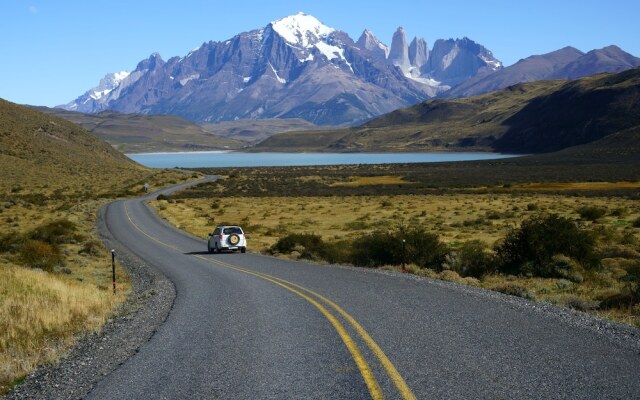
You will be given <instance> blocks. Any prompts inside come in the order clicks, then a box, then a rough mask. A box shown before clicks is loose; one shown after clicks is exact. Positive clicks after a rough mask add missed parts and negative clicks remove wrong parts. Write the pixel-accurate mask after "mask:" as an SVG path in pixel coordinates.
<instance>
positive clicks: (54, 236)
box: [28, 219, 76, 245]
mask: <svg viewBox="0 0 640 400" xmlns="http://www.w3.org/2000/svg"><path fill="white" fill-rule="evenodd" d="M75 231H76V225H75V224H74V223H73V222H71V221H69V220H66V219H60V220H57V221H53V222H50V223H48V224H45V225H41V226H39V227H37V228H36V229H34V230H33V231H31V232H30V233H29V234H28V237H29V239H32V240H39V241H42V242H46V243H49V244H53V245H56V244H61V243H70V242H72V241H74V240H75V236H74V233H75Z"/></svg>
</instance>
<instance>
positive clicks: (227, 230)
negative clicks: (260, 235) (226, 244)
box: [224, 226, 242, 235]
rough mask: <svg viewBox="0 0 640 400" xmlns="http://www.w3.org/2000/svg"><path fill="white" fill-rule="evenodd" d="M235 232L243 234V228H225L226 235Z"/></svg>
mask: <svg viewBox="0 0 640 400" xmlns="http://www.w3.org/2000/svg"><path fill="white" fill-rule="evenodd" d="M233 233H236V234H239V235H242V229H240V228H239V227H237V226H230V227H227V228H224V234H225V235H231V234H233Z"/></svg>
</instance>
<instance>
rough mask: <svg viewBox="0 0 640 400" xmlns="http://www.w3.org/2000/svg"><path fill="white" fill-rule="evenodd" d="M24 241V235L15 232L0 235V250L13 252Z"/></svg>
mask: <svg viewBox="0 0 640 400" xmlns="http://www.w3.org/2000/svg"><path fill="white" fill-rule="evenodd" d="M23 242H24V237H23V236H22V235H20V234H19V233H16V232H9V233H7V234H4V235H0V252H2V253H4V252H9V253H15V252H17V251H18V250H19V249H20V246H21V245H22V243H23Z"/></svg>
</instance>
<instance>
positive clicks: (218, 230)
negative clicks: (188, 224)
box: [213, 228, 221, 235]
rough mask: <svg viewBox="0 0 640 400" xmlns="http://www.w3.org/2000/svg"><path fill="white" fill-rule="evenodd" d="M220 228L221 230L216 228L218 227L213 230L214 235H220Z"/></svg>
mask: <svg viewBox="0 0 640 400" xmlns="http://www.w3.org/2000/svg"><path fill="white" fill-rule="evenodd" d="M220 230H221V229H220V228H216V229H215V230H214V231H213V234H214V235H219V234H220Z"/></svg>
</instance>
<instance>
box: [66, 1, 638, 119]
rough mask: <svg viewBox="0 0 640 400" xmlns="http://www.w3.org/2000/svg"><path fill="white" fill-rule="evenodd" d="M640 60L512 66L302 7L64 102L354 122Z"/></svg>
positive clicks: (564, 59)
mask: <svg viewBox="0 0 640 400" xmlns="http://www.w3.org/2000/svg"><path fill="white" fill-rule="evenodd" d="M638 66H640V58H637V57H634V56H632V55H631V54H628V53H626V52H624V51H623V50H622V49H620V48H618V47H616V46H609V47H605V48H603V49H596V50H592V51H589V52H587V53H583V52H582V51H580V50H578V49H575V48H572V47H565V48H563V49H560V50H557V51H553V52H550V53H547V54H542V55H534V56H531V57H528V58H526V59H523V60H520V61H518V62H517V63H515V64H514V65H511V66H508V67H506V68H505V67H503V65H502V63H501V62H500V61H499V60H498V59H496V58H495V57H494V56H493V54H492V52H491V51H489V50H488V49H486V48H485V47H484V46H482V45H480V44H478V43H476V42H474V41H473V40H471V39H469V38H466V37H465V38H462V39H455V40H454V39H448V40H444V39H438V40H436V41H435V42H434V44H433V47H432V48H431V49H430V48H429V46H428V43H427V41H426V40H425V39H423V38H420V37H414V38H413V40H411V42H409V41H408V40H407V35H406V32H405V31H404V29H403V28H402V27H400V28H398V30H397V31H396V32H395V33H394V35H393V38H392V41H391V46H390V47H389V46H387V45H385V44H384V43H383V42H382V41H380V40H379V39H378V38H377V37H376V36H375V35H374V34H373V33H372V32H371V31H370V30H368V29H365V30H364V32H363V33H362V35H361V36H360V38H359V39H358V40H357V41H355V42H354V41H353V40H352V39H351V38H350V37H349V35H347V34H346V33H345V32H342V31H340V30H337V29H334V28H331V27H329V26H327V25H325V24H323V23H322V22H320V21H319V20H318V19H316V18H315V17H313V16H311V15H307V14H304V13H298V14H296V15H291V16H288V17H285V18H282V19H280V20H277V21H272V22H270V23H269V24H267V25H266V26H265V27H264V28H261V29H255V30H252V31H250V32H243V33H240V34H238V35H236V36H234V37H232V38H230V39H229V40H226V41H223V42H214V41H210V42H206V43H203V44H202V45H201V46H200V47H198V48H196V49H194V50H192V51H191V52H189V53H188V54H187V55H186V56H184V57H172V58H170V59H169V60H167V61H165V60H163V59H162V57H161V56H160V55H159V54H158V53H154V54H152V55H151V56H150V57H148V58H147V59H144V60H142V61H140V62H139V63H138V65H137V67H136V68H135V69H134V70H133V71H132V72H127V71H121V72H117V73H113V74H108V75H107V76H105V77H104V78H103V79H102V80H101V81H100V83H99V85H98V86H97V87H95V88H93V89H91V90H89V91H87V92H86V93H85V94H83V95H82V96H80V97H78V98H77V99H75V100H74V101H72V102H70V103H68V104H66V105H63V106H59V107H60V108H64V109H66V110H70V111H78V112H83V113H97V112H101V111H105V110H111V111H116V112H119V113H125V114H130V113H138V114H172V115H177V116H181V117H183V118H186V119H188V120H190V121H192V122H197V123H208V124H215V123H219V122H223V121H237V120H262V119H304V120H306V121H309V122H311V123H313V124H316V125H334V126H340V125H343V126H353V125H358V124H360V123H362V122H365V121H367V120H370V119H372V118H375V117H377V116H380V115H383V114H385V113H388V112H391V111H393V110H396V109H399V108H403V107H407V106H410V105H413V104H417V103H419V102H421V101H423V100H425V99H429V98H434V97H442V98H458V97H466V96H473V95H478V94H482V93H487V92H490V91H493V90H498V89H502V88H505V87H508V86H511V85H514V84H517V83H521V82H533V81H538V80H547V79H575V78H579V77H584V76H589V75H593V74H596V73H601V72H620V71H624V70H627V69H630V68H635V67H638Z"/></svg>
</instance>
